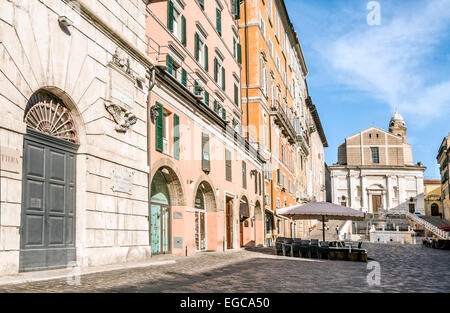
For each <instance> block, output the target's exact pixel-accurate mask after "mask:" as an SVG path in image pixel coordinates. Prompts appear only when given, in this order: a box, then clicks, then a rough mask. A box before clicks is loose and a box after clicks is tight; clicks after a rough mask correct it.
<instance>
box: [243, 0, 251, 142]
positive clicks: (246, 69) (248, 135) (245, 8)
mask: <svg viewBox="0 0 450 313" xmlns="http://www.w3.org/2000/svg"><path fill="white" fill-rule="evenodd" d="M244 21H245V28H244V30H245V31H244V33H245V97H246V99H247V101H246V109H247V114H246V119H247V131H246V137H247V141H248V142H250V134H249V131H248V128H249V124H250V118H249V116H248V112H249V106H248V25H247V0H244Z"/></svg>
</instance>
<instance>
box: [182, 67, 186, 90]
mask: <svg viewBox="0 0 450 313" xmlns="http://www.w3.org/2000/svg"><path fill="white" fill-rule="evenodd" d="M181 84H182V85H183V86H184V87H187V72H186V70H185V69H184V68H183V69H181Z"/></svg>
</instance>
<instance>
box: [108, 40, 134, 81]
mask: <svg viewBox="0 0 450 313" xmlns="http://www.w3.org/2000/svg"><path fill="white" fill-rule="evenodd" d="M113 62H114V63H115V64H116V65H117V66H119V67H120V68H121V69H123V70H124V71H125V73H127V74H129V75H131V76H133V72H132V71H131V65H130V58H129V57H128V56H127V55H126V54H125V53H124V52H123V51H122V49H120V48H119V47H117V48H116V51H115V52H114V55H113Z"/></svg>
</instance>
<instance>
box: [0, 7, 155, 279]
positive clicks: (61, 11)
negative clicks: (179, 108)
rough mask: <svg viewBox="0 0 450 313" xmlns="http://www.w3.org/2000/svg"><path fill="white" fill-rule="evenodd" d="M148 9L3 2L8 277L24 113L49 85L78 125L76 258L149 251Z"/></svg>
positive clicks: (17, 226) (1, 256)
mask: <svg viewBox="0 0 450 313" xmlns="http://www.w3.org/2000/svg"><path fill="white" fill-rule="evenodd" d="M145 12H146V6H145V3H144V2H143V1H142V0H123V1H109V0H98V1H97V0H96V1H91V0H77V1H63V0H33V1H28V0H0V115H1V116H2V118H1V119H0V138H1V142H0V144H1V151H2V158H3V154H4V153H5V154H6V153H7V154H8V155H7V156H8V157H9V158H10V159H13V160H17V162H16V163H17V166H12V165H11V166H8V167H2V168H1V172H0V173H1V185H0V186H1V187H0V188H1V207H0V217H1V218H0V275H6V274H14V273H17V272H18V270H19V255H20V253H21V238H23V233H24V232H23V230H22V228H21V227H22V226H21V224H22V223H21V210H22V205H21V203H22V202H23V201H22V200H23V199H22V197H23V195H22V187H23V184H22V180H23V174H22V163H23V162H22V161H23V160H24V155H23V149H24V138H25V136H26V134H27V124H26V123H25V121H24V114H25V113H26V110H27V107H26V106H27V103H28V102H29V100H30V98H31V97H32V96H33V95H35V94H36V93H38V92H40V91H45V92H48V93H51V94H52V95H54V96H56V97H58V98H59V99H60V100H61V101H63V103H64V105H65V106H66V107H67V109H68V110H69V111H70V114H71V116H72V117H73V120H74V122H75V125H76V128H77V131H78V137H79V138H78V139H79V147H78V150H77V153H76V187H75V188H76V201H75V203H76V205H75V208H74V209H75V222H74V223H75V225H76V227H75V234H74V240H75V247H76V258H77V262H76V265H78V266H90V265H98V264H107V263H115V262H124V261H128V260H137V259H143V258H146V257H149V255H150V250H149V245H148V244H149V224H148V173H149V168H148V166H147V142H146V131H147V130H146V128H147V127H146V96H147V90H148V81H147V80H146V74H147V70H148V68H149V67H150V66H151V60H149V59H148V57H146V55H145V47H146V34H145V21H146V18H145ZM140 51H141V52H142V53H141V52H140ZM119 108H123V110H122V109H119ZM14 157H15V158H16V159H14Z"/></svg>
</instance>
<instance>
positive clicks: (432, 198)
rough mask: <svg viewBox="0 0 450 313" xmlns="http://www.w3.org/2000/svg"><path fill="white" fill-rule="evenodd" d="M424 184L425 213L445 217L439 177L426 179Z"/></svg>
mask: <svg viewBox="0 0 450 313" xmlns="http://www.w3.org/2000/svg"><path fill="white" fill-rule="evenodd" d="M423 185H424V194H425V197H424V201H425V215H429V216H440V217H443V208H442V199H441V195H442V189H441V181H440V180H439V179H425V180H424V181H423Z"/></svg>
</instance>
